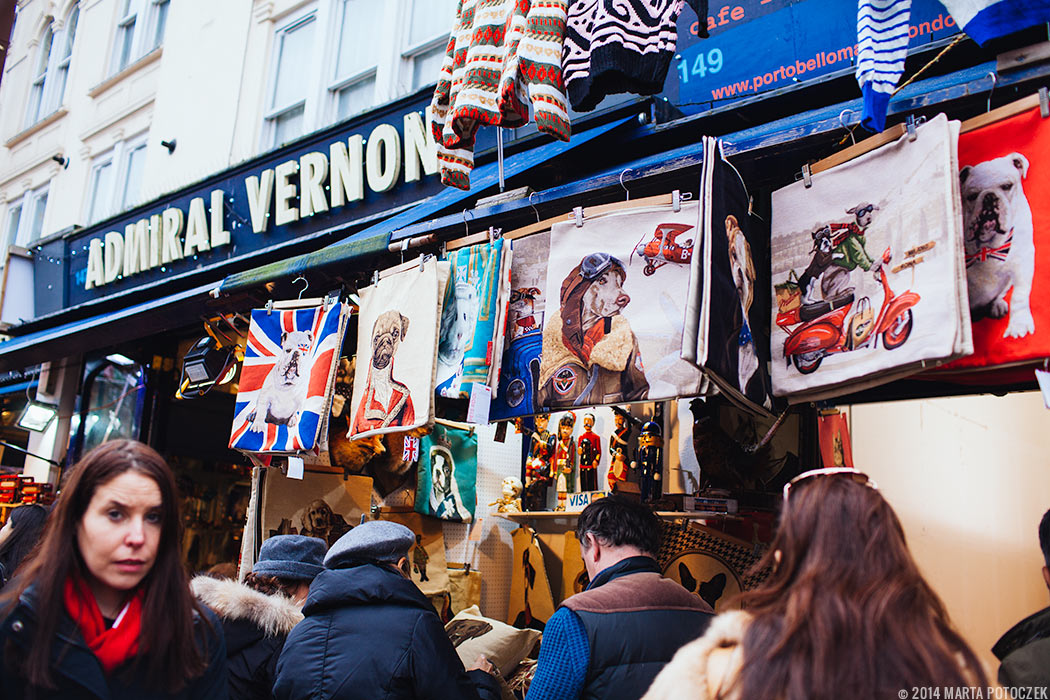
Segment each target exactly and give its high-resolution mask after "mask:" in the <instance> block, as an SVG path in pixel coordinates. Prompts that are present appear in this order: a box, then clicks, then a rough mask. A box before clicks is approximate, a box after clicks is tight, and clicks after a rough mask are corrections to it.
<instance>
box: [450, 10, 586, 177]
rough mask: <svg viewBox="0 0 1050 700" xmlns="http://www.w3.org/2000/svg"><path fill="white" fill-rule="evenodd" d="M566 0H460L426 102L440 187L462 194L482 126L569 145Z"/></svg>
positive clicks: (471, 166)
mask: <svg viewBox="0 0 1050 700" xmlns="http://www.w3.org/2000/svg"><path fill="white" fill-rule="evenodd" d="M566 4H567V0H460V2H459V6H458V8H457V10H456V23H455V25H454V29H453V30H452V35H451V36H450V37H449V42H448V49H447V51H446V54H445V60H444V63H443V64H442V66H441V75H440V77H439V79H438V84H437V89H436V90H435V91H434V99H433V100H432V102H431V105H430V106H431V130H432V132H433V134H434V140H435V141H437V142H438V162H439V164H440V167H441V182H442V183H443V184H445V185H452V186H453V187H458V188H460V189H464V190H466V189H470V171H471V169H472V168H473V167H474V140H475V137H476V135H477V131H478V129H479V128H480V127H481V126H482V125H483V124H489V125H493V126H500V127H506V128H510V129H513V128H516V127H519V126H523V125H525V124H527V123H528V121H529V108H530V107H531V108H532V111H533V112H534V113H535V120H536V126H537V127H538V128H539V130H540V131H542V132H544V133H547V134H550V135H551V136H554V137H555V138H558V139H560V140H562V141H568V140H569V134H570V131H571V129H570V125H569V114H568V106H567V101H566V98H565V88H564V85H563V83H562V72H561V54H562V43H563V41H564V38H565V17H566V12H567V9H566Z"/></svg>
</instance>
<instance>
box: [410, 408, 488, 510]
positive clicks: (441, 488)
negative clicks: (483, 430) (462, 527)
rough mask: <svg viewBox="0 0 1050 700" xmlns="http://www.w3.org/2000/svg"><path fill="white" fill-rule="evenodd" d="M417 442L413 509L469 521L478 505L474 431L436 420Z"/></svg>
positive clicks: (475, 436)
mask: <svg viewBox="0 0 1050 700" xmlns="http://www.w3.org/2000/svg"><path fill="white" fill-rule="evenodd" d="M419 442H420V446H419V480H418V484H417V487H416V512H417V513H422V514H423V515H431V516H433V517H435V518H441V519H442V520H453V521H458V522H464V523H469V522H470V521H471V520H472V519H473V517H474V509H475V507H476V505H477V476H478V436H477V433H476V432H475V431H474V430H462V429H460V428H453V427H450V426H447V425H442V424H440V423H438V424H437V425H435V426H434V429H433V430H432V431H431V432H430V434H429V435H425V436H423V437H422V438H421V439H420V441H419Z"/></svg>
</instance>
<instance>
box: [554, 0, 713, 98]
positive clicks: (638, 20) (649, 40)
mask: <svg viewBox="0 0 1050 700" xmlns="http://www.w3.org/2000/svg"><path fill="white" fill-rule="evenodd" d="M689 4H690V5H691V6H692V7H693V8H694V9H696V11H697V15H698V16H699V17H700V18H701V19H702V20H703V21H702V22H701V24H702V25H703V24H704V22H706V18H707V0H690V2H689ZM682 6H683V0H631V2H629V3H628V2H623V1H622V0H573V2H571V3H570V4H569V17H568V23H567V26H566V30H565V51H564V54H563V56H562V70H563V71H564V72H565V88H566V90H567V91H568V94H569V101H570V102H571V103H572V108H573V109H575V110H577V111H579V112H586V111H589V110H592V109H594V108H595V107H596V106H597V105H598V103H599V102H601V101H602V100H603V99H605V98H606V97H607V96H609V95H614V94H617V93H621V92H631V93H635V94H638V95H655V94H656V93H658V92H660V91H661V90H662V89H663V86H664V78H666V77H667V69H668V67H669V66H670V65H671V59H672V58H673V57H674V52H675V47H676V45H677V40H678V30H677V27H676V25H675V23H676V22H677V20H678V14H679V13H680V12H681V11H682ZM705 35H706V32H705Z"/></svg>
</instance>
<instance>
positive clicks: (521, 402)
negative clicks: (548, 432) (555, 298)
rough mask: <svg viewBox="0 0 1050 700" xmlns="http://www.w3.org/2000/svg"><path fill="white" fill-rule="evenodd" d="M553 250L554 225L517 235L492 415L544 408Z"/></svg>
mask: <svg viewBox="0 0 1050 700" xmlns="http://www.w3.org/2000/svg"><path fill="white" fill-rule="evenodd" d="M550 252H551V234H550V231H544V232H543V233H537V234H535V235H532V236H526V237H524V238H519V239H517V240H515V241H514V257H513V258H512V259H511V267H510V287H511V289H510V309H509V312H508V314H507V330H506V337H505V339H504V343H505V345H504V351H503V362H502V365H501V367H500V377H499V388H498V390H497V392H496V395H495V396H494V397H493V399H492V406H491V408H490V409H489V418H490V419H491V420H503V419H506V418H515V417H517V416H527V415H531V414H533V413H535V412H536V411H538V410H539V405H538V404H537V402H536V397H537V388H538V384H539V375H540V350H541V348H542V346H543V319H544V313H545V309H546V294H547V259H548V258H549V257H550Z"/></svg>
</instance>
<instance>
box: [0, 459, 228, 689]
mask: <svg viewBox="0 0 1050 700" xmlns="http://www.w3.org/2000/svg"><path fill="white" fill-rule="evenodd" d="M181 530H182V526H181V520H180V518H179V512H178V498H177V495H176V490H175V479H174V477H173V476H172V473H171V470H170V469H169V468H168V465H167V464H166V463H165V462H164V459H163V458H162V457H161V456H160V455H159V454H157V453H156V452H155V451H154V450H153V449H151V448H150V447H147V446H146V445H143V444H142V443H139V442H134V441H132V440H115V441H113V442H107V443H104V444H102V445H100V446H99V447H97V448H95V449H93V450H92V451H91V452H89V453H88V454H87V455H85V456H84V458H83V459H81V460H80V462H78V463H77V464H76V465H75V466H74V467H73V468H72V470H71V471H70V473H69V477H68V479H67V480H66V483H65V486H64V487H63V489H62V492H61V495H60V496H59V498H58V500H57V501H56V503H55V506H54V510H53V511H52V514H51V517H50V519H49V520H48V523H47V526H46V527H45V529H44V536H43V539H42V540H41V541H40V545H39V547H38V548H37V549H36V550H35V551H34V553H33V554H32V556H31V558H30V559H29V560H28V561H26V562H25V563H24V564H23V566H22V567H21V568H20V569H19V571H18V574H17V575H16V576H15V578H14V579H13V580H12V582H11V585H10V586H8V588H7V589H5V591H4V593H3V595H2V596H0V607H2V609H3V611H4V615H5V619H4V620H3V622H2V623H0V673H2V674H3V679H4V680H3V683H4V690H3V693H2V695H3V697H5V698H8V697H9V698H22V697H27V696H29V697H34V698H113V699H114V700H116V699H118V698H187V699H188V698H192V699H193V700H209V699H211V698H219V699H224V698H226V649H225V645H224V643H223V638H222V634H221V632H220V631H219V623H218V620H216V619H215V616H214V615H213V614H212V613H211V612H209V611H206V610H205V609H204V608H203V607H202V606H201V605H199V604H198V603H197V602H196V600H195V599H194V597H193V595H192V594H191V593H190V589H189V582H188V580H187V577H186V572H185V570H184V569H183V565H182V561H181V557H180V541H181Z"/></svg>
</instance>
